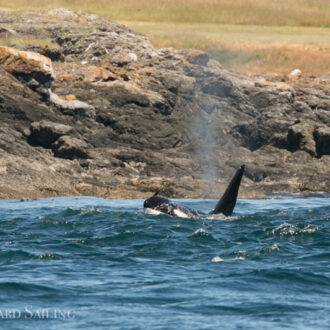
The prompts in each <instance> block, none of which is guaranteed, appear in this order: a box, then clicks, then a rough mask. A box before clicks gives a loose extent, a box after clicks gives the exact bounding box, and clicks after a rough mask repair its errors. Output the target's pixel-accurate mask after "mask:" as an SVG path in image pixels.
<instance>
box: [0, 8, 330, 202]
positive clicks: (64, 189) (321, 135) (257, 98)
mask: <svg viewBox="0 0 330 330" xmlns="http://www.w3.org/2000/svg"><path fill="white" fill-rule="evenodd" d="M1 31H5V32H1ZM0 33H1V34H3V33H5V34H6V36H5V38H4V37H3V38H2V39H0V40H3V41H5V40H6V44H7V45H8V44H9V47H0V116H1V118H0V119H1V123H2V124H1V126H0V197H1V198H13V197H41V196H58V195H79V194H85V195H96V196H106V197H124V198H131V197H144V196H148V195H150V194H151V193H152V192H154V191H155V190H160V191H161V193H162V194H163V195H166V196H169V197H206V196H207V197H218V196H219V195H220V194H221V193H222V191H223V189H224V186H225V185H226V184H227V182H228V180H229V179H230V177H231V175H232V174H233V172H234V171H235V169H236V168H237V167H238V166H239V165H240V164H242V163H245V164H246V168H247V170H246V176H245V177H244V180H243V182H242V184H243V186H242V189H241V196H262V195H263V194H265V193H272V192H273V193H274V192H300V193H301V192H303V193H304V192H316V191H323V192H329V191H330V180H329V177H330V165H329V164H330V127H329V125H330V82H329V78H327V76H326V77H324V78H322V77H320V78H315V77H305V78H304V77H302V78H296V79H291V80H288V81H287V82H286V83H283V82H280V81H275V82H274V81H268V80H267V76H264V77H260V76H253V77H247V76H244V75H240V74H237V73H234V72H229V71H226V70H225V69H223V68H222V67H221V65H220V64H219V63H217V62H215V61H213V60H210V59H209V58H208V56H207V54H205V53H203V52H200V51H193V50H181V51H178V50H173V49H160V50H156V49H154V48H153V47H152V45H151V44H150V43H149V41H148V39H147V38H146V37H145V36H143V35H141V34H138V33H136V32H134V31H132V30H130V29H128V28H127V27H125V26H122V25H119V24H116V23H114V22H112V21H109V20H105V19H102V18H100V17H97V16H94V15H87V14H84V13H81V12H71V11H68V10H65V9H58V10H51V11H44V12H24V13H23V12H22V13H19V12H15V13H14V12H8V11H6V12H0ZM24 35H25V37H26V38H28V37H31V38H32V39H35V38H39V39H40V40H45V38H48V39H50V40H52V43H51V45H44V44H40V45H39V46H25V47H21V46H17V45H15V40H16V39H15V38H16V37H17V36H19V37H22V36H24ZM1 36H2V35H0V38H1ZM271 80H273V79H271Z"/></svg>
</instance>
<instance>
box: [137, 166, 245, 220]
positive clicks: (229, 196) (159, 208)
mask: <svg viewBox="0 0 330 330" xmlns="http://www.w3.org/2000/svg"><path fill="white" fill-rule="evenodd" d="M244 169H245V165H242V166H241V167H240V168H239V169H238V170H237V171H236V173H235V175H234V176H233V178H232V179H231V181H230V183H229V185H228V187H227V189H226V190H225V192H224V194H223V195H222V197H221V198H220V200H219V201H218V203H217V204H216V205H215V207H214V208H213V210H212V211H210V212H209V213H208V214H205V213H203V212H199V211H195V210H193V209H190V208H188V207H185V206H182V205H179V204H177V203H175V202H173V201H171V200H169V199H167V198H164V197H161V196H158V192H156V193H155V194H154V195H153V196H151V197H150V198H148V199H146V200H145V201H144V204H143V208H144V211H145V212H146V213H150V214H161V213H163V214H168V215H171V216H172V217H180V218H200V217H205V216H207V215H213V214H224V215H225V216H230V215H232V213H233V210H234V208H235V205H236V200H237V195H238V190H239V186H240V184H241V179H242V176H243V173H244Z"/></svg>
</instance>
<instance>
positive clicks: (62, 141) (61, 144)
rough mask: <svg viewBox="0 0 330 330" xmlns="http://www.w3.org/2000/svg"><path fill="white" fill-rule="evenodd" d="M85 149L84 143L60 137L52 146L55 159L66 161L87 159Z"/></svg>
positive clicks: (72, 138) (68, 137)
mask: <svg viewBox="0 0 330 330" xmlns="http://www.w3.org/2000/svg"><path fill="white" fill-rule="evenodd" d="M87 147H88V145H87V143H86V142H85V141H83V140H80V139H77V138H75V137H71V136H61V137H60V138H59V139H58V140H57V141H56V142H55V143H54V144H53V145H52V149H53V151H54V155H55V156H56V157H61V158H67V159H75V158H83V159H84V158H88V153H87Z"/></svg>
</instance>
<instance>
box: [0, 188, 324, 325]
mask: <svg viewBox="0 0 330 330" xmlns="http://www.w3.org/2000/svg"><path fill="white" fill-rule="evenodd" d="M178 202H180V203H182V204H183V205H186V206H188V207H192V208H195V209H198V210H201V211H205V212H207V211H209V210H210V209H211V208H212V207H213V206H214V204H215V203H216V201H215V200H192V199H190V200H178ZM142 204H143V200H108V199H102V198H94V197H70V198H51V199H36V200H30V199H29V200H25V201H23V202H21V201H20V200H2V201H0V240H1V253H0V328H1V329H78V328H79V329H237V328H242V329H269V328H272V329H274V328H275V329H276V328H277V329H283V328H288V329H329V328H330V194H323V195H322V194H320V195H309V196H300V195H274V196H272V198H271V199H260V200H244V199H241V200H239V201H238V203H237V205H236V209H235V212H234V214H233V216H232V217H229V218H225V217H218V218H217V219H204V220H192V219H180V218H172V217H169V216H166V215H158V216H154V215H148V214H144V213H143V209H142Z"/></svg>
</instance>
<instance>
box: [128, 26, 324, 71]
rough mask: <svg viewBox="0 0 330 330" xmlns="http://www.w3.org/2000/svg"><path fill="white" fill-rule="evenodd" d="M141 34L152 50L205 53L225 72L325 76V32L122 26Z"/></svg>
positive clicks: (300, 29)
mask: <svg viewBox="0 0 330 330" xmlns="http://www.w3.org/2000/svg"><path fill="white" fill-rule="evenodd" d="M124 23H125V24H127V25H128V26H130V27H132V28H133V29H135V30H137V31H140V32H142V33H145V34H147V35H148V37H149V38H150V40H151V42H152V43H153V45H155V47H157V48H162V47H173V48H196V49H202V50H205V51H206V52H208V53H209V54H210V56H211V57H212V58H214V59H216V60H218V61H219V62H220V63H222V65H223V66H224V67H226V68H228V69H233V70H237V71H240V72H245V73H265V72H277V73H283V74H287V73H289V72H291V71H292V70H293V69H296V68H299V69H300V70H302V71H303V74H305V75H322V74H325V73H327V72H329V71H330V39H329V29H327V28H307V27H288V26H284V27H281V26H279V27H275V26H273V27H267V26H262V27H261V26H252V25H251V26H239V25H219V24H170V23H148V22H146V23H145V22H124Z"/></svg>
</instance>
